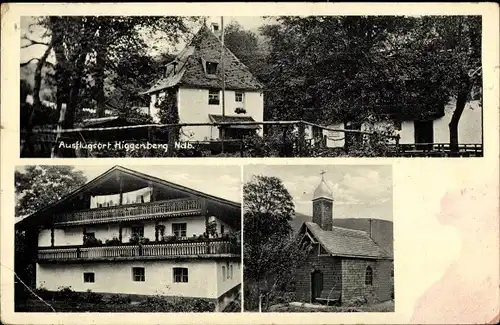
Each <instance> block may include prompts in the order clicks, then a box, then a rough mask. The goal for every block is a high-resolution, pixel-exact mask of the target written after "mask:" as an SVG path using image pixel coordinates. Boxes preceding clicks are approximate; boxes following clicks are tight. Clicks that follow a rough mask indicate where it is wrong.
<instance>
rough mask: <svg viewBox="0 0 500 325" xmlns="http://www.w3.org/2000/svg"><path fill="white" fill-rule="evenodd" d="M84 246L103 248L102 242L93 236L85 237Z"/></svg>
mask: <svg viewBox="0 0 500 325" xmlns="http://www.w3.org/2000/svg"><path fill="white" fill-rule="evenodd" d="M83 246H85V247H95V246H102V241H101V240H100V239H97V238H95V237H92V236H86V235H84V236H83Z"/></svg>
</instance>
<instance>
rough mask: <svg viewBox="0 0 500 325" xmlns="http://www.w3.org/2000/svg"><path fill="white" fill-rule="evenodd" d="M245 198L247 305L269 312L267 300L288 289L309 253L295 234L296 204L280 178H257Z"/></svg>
mask: <svg viewBox="0 0 500 325" xmlns="http://www.w3.org/2000/svg"><path fill="white" fill-rule="evenodd" d="M243 197H244V241H243V245H244V246H243V247H244V277H245V292H246V295H245V304H246V305H247V309H253V308H255V307H257V306H258V307H259V310H262V309H263V310H266V309H267V307H268V305H269V299H265V298H268V297H269V296H270V295H272V294H274V293H275V292H276V291H282V290H283V289H284V288H285V287H286V286H287V284H288V283H289V282H290V281H291V279H292V277H293V270H294V269H295V267H296V265H297V263H299V262H300V261H301V260H302V259H303V258H304V256H305V253H306V251H305V250H304V249H303V247H301V246H300V245H299V242H298V241H297V238H295V235H294V234H293V231H292V227H291V225H290V223H289V222H290V221H291V220H292V217H293V214H294V204H293V201H292V196H291V195H290V193H288V191H287V189H286V188H285V187H284V185H283V183H282V182H281V180H280V179H279V178H276V177H269V176H254V177H253V178H252V180H251V181H250V182H248V183H246V184H245V185H244V187H243ZM263 299H265V300H266V303H264V304H263V303H262V300H263ZM263 305H264V306H263ZM262 307H264V308H262Z"/></svg>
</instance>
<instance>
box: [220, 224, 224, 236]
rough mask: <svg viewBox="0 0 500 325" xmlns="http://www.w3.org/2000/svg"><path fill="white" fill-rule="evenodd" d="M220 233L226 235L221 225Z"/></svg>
mask: <svg viewBox="0 0 500 325" xmlns="http://www.w3.org/2000/svg"><path fill="white" fill-rule="evenodd" d="M220 233H221V234H224V225H220Z"/></svg>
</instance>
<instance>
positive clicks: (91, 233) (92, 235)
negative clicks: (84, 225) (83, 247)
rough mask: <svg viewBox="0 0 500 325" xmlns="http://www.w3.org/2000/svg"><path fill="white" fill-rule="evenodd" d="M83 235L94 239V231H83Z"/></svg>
mask: <svg viewBox="0 0 500 325" xmlns="http://www.w3.org/2000/svg"><path fill="white" fill-rule="evenodd" d="M83 235H84V236H85V237H87V239H95V232H84V233H83Z"/></svg>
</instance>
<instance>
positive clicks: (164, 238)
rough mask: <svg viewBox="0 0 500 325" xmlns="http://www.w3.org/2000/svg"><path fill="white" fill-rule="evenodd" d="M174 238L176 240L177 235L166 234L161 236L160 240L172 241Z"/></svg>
mask: <svg viewBox="0 0 500 325" xmlns="http://www.w3.org/2000/svg"><path fill="white" fill-rule="evenodd" d="M176 240H177V237H176V236H175V235H167V236H162V237H161V242H163V243H172V242H174V241H176Z"/></svg>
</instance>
